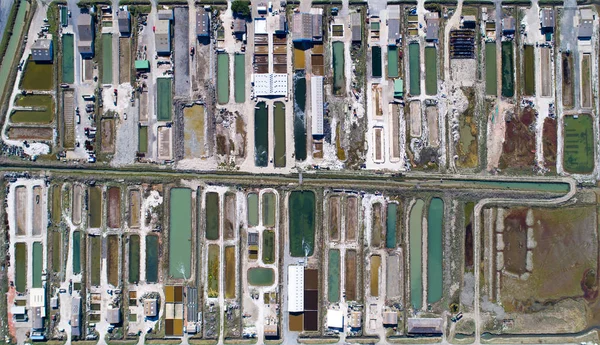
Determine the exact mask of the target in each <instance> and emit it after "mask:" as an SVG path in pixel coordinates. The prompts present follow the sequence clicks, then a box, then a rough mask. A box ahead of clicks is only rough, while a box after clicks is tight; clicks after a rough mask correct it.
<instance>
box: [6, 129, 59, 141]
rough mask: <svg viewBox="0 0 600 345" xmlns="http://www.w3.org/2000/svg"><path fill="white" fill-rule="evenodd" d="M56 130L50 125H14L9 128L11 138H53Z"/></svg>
mask: <svg viewBox="0 0 600 345" xmlns="http://www.w3.org/2000/svg"><path fill="white" fill-rule="evenodd" d="M53 133H54V130H53V129H52V128H50V127H14V126H11V127H10V128H9V129H8V133H7V135H8V137H9V138H10V139H15V140H18V139H31V140H51V139H52V136H53Z"/></svg>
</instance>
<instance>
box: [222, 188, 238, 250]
mask: <svg viewBox="0 0 600 345" xmlns="http://www.w3.org/2000/svg"><path fill="white" fill-rule="evenodd" d="M235 215H236V196H235V194H233V193H225V219H224V223H225V224H224V226H225V229H224V231H223V235H224V237H225V240H232V239H234V238H235V232H236V230H237V227H236V225H237V224H236V220H235V218H236V217H235Z"/></svg>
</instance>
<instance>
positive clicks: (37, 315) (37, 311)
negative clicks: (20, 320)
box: [31, 307, 46, 331]
mask: <svg viewBox="0 0 600 345" xmlns="http://www.w3.org/2000/svg"><path fill="white" fill-rule="evenodd" d="M42 309H44V308H43V307H34V308H31V329H33V330H35V331H41V330H43V329H44V316H45V314H46V313H45V312H43V311H42Z"/></svg>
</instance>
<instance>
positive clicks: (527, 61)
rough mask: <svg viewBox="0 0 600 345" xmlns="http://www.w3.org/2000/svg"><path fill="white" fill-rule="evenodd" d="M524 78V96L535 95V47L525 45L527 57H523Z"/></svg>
mask: <svg viewBox="0 0 600 345" xmlns="http://www.w3.org/2000/svg"><path fill="white" fill-rule="evenodd" d="M523 62H524V66H523V75H524V76H523V78H524V79H525V80H524V81H525V86H524V87H523V94H524V95H525V96H533V95H535V68H536V67H535V56H534V53H533V46H532V45H530V44H528V45H525V56H524V57H523ZM538 68H539V66H538Z"/></svg>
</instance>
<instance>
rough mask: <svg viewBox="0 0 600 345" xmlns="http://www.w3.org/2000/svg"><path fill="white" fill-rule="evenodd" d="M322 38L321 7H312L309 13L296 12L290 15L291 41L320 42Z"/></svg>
mask: <svg viewBox="0 0 600 345" xmlns="http://www.w3.org/2000/svg"><path fill="white" fill-rule="evenodd" d="M322 40H323V9H322V8H313V9H312V10H311V13H306V12H296V13H294V15H293V17H292V41H293V42H296V43H302V42H305V43H306V42H321V41H322Z"/></svg>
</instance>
